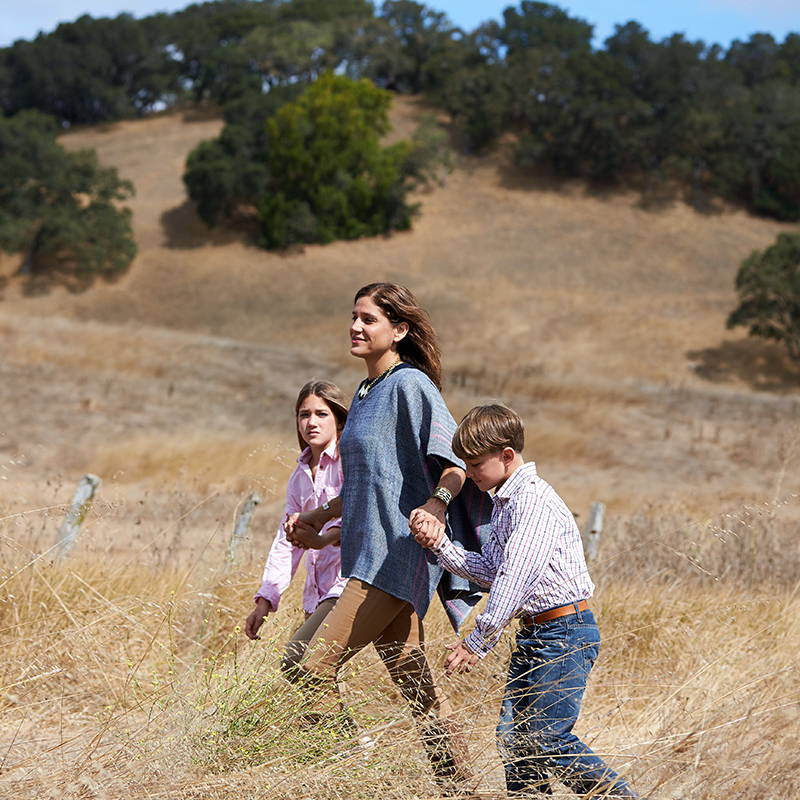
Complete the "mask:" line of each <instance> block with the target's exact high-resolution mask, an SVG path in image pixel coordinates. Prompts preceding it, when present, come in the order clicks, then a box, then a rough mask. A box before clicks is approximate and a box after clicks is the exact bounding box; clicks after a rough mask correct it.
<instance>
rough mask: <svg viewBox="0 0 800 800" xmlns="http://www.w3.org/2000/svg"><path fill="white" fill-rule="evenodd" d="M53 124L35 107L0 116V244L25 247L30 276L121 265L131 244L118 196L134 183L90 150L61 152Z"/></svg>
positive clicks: (112, 269) (105, 271)
mask: <svg viewBox="0 0 800 800" xmlns="http://www.w3.org/2000/svg"><path fill="white" fill-rule="evenodd" d="M56 130H57V129H56V126H55V124H54V122H53V121H52V120H51V119H48V118H47V117H44V116H42V115H41V114H39V113H38V112H33V111H23V112H21V113H19V114H17V115H16V116H14V117H10V118H0V248H2V249H3V250H5V251H6V252H9V253H24V262H23V267H22V271H23V272H25V273H28V274H31V273H37V272H38V273H42V272H46V271H64V270H66V271H68V272H71V273H79V274H82V275H85V276H88V275H91V274H101V275H106V276H108V275H111V274H113V273H116V272H119V271H121V270H124V269H125V268H126V267H127V266H128V265H129V264H130V262H131V260H132V259H133V257H134V255H135V254H136V244H135V242H134V239H133V232H132V230H131V224H130V211H129V210H128V209H120V208H118V207H117V202H118V201H121V200H125V199H126V198H127V197H129V196H130V195H131V194H132V193H133V185H132V184H131V183H130V182H129V181H125V180H121V179H120V178H119V177H118V175H117V171H116V170H115V169H113V168H110V167H102V166H100V164H99V163H98V161H97V156H96V154H95V153H94V151H91V150H82V151H80V152H75V153H69V152H67V151H66V150H64V148H63V147H61V145H59V144H58V142H56V139H55V134H56Z"/></svg>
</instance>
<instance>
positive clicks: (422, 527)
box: [408, 497, 446, 547]
mask: <svg viewBox="0 0 800 800" xmlns="http://www.w3.org/2000/svg"><path fill="white" fill-rule="evenodd" d="M445 510H446V506H445V504H444V503H443V502H442V501H441V500H439V499H438V498H436V497H431V498H429V499H428V501H427V502H426V503H425V504H424V505H422V506H420V507H419V508H415V509H414V510H413V511H412V512H411V515H410V516H409V518H408V527H409V528H410V529H411V533H412V534H413V536H414V538H415V539H416V540H417V543H418V544H420V545H422V547H438V546H439V544H440V543H441V541H442V539H443V538H444V514H445Z"/></svg>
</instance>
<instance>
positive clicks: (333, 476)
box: [254, 442, 347, 614]
mask: <svg viewBox="0 0 800 800" xmlns="http://www.w3.org/2000/svg"><path fill="white" fill-rule="evenodd" d="M310 459H311V448H310V447H307V448H306V449H305V450H303V452H302V453H301V454H300V456H299V458H298V459H297V462H298V463H297V468H296V469H295V471H294V472H293V473H292V475H291V477H290V478H289V483H288V484H287V485H286V514H294V513H296V512H299V511H311V510H312V509H314V508H317V507H318V506H320V505H322V504H323V503H324V502H325V501H326V500H333V498H334V497H337V496H338V494H339V489H340V488H341V486H342V465H341V462H340V461H339V452H338V450H337V448H336V443H335V442H334V443H333V444H332V445H331V446H330V447H329V448H328V449H327V450H325V452H323V454H322V456H321V457H320V460H319V465H318V467H317V474H316V478H313V477H312V476H311V467H309V460H310ZM341 524H342V523H341V520H339V519H334V520H331V521H330V522H328V523H326V524H325V526H324V527H323V529H322V530H323V532H324V531H326V530H328V528H333V527H339V526H341ZM339 553H340V548H339V546H338V545H332V544H329V545H328V546H327V547H323V548H322V549H321V550H303V549H302V548H300V547H295V546H294V545H292V544H291V543H290V542H288V541H287V540H286V534H285V533H284V531H283V523H281V525H280V526H279V528H278V532H277V534H276V535H275V539H274V541H273V542H272V547H271V548H270V551H269V556H268V557H267V563H266V565H265V566H264V575H263V578H262V581H263V582H262V584H261V588H260V589H259V590H258V592H256V595H255V598H254V599H257V598H259V597H263V598H264V599H265V600H266V601H267V602H268V603H269V604H270V606H271V608H272V610H273V611H277V610H278V603H279V602H280V597H281V595H282V594H283V592H284V591H285V590H286V587H287V586H288V585H289V582H290V581H291V579H292V577H293V576H294V574H295V572H297V567H298V566H299V565H300V560H301V559H302V558H303V554H305V556H306V583H305V586H304V587H303V609H304V610H305V611H306V612H307V613H309V614H310V613H312V612H313V611H314V610H315V609H316V608H317V606H318V605H319V604H320V603H321V602H322V601H323V600H326V599H327V598H329V597H338V596H339V595H340V594H341V593H342V590H343V589H344V585H345V583H346V582H347V581H346V579H345V578H343V577H342V573H341V567H340V564H341V559H340V556H339Z"/></svg>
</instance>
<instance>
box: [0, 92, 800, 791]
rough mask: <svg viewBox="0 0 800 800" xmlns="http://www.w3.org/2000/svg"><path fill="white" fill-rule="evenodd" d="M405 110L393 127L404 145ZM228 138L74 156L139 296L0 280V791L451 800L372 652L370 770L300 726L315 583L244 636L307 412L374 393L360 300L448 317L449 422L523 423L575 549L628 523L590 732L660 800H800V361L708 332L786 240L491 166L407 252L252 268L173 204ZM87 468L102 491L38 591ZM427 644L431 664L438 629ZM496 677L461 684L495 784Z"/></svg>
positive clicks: (604, 608)
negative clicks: (246, 524)
mask: <svg viewBox="0 0 800 800" xmlns="http://www.w3.org/2000/svg"><path fill="white" fill-rule="evenodd" d="M419 111H420V108H419V105H418V103H417V102H416V101H414V100H410V99H401V100H398V105H397V107H396V109H395V112H394V114H395V120H396V123H397V135H401V134H402V135H407V134H408V133H409V132H410V131H411V130H412V128H413V124H414V121H415V119H416V118H417V116H418V114H419ZM219 127H220V121H219V120H218V119H215V118H213V117H202V116H195V117H191V118H190V117H183V116H181V115H178V114H172V115H163V116H159V117H154V118H152V119H148V120H141V121H134V122H125V123H120V124H118V125H113V126H108V127H105V128H102V129H86V130H80V131H74V132H71V133H69V134H68V135H66V136H65V137H64V139H63V141H64V142H65V144H66V146H68V147H85V146H91V147H96V148H97V150H98V152H99V154H100V158H101V160H103V161H104V162H105V163H109V164H113V165H115V166H117V167H118V168H119V170H120V172H121V174H122V175H123V176H125V177H130V178H132V179H133V180H134V181H135V183H136V187H137V195H136V197H135V199H134V200H133V201H132V207H133V210H134V225H135V230H136V236H137V241H138V243H139V248H140V250H139V256H138V257H137V259H136V261H135V263H134V265H133V266H132V268H131V270H130V271H129V273H128V274H126V275H125V276H123V277H122V278H120V279H119V280H117V281H115V282H113V283H110V284H99V285H96V286H94V287H92V288H91V289H90V290H88V291H86V292H83V293H71V292H69V291H68V290H67V289H66V288H64V287H59V286H52V287H50V288H49V289H47V288H46V287H45V288H44V289H43V287H41V286H39V287H27V289H28V290H30V289H32V288H37V289H38V290H39V291H41V293H40V294H37V295H35V296H30V295H29V294H26V285H25V283H24V282H21V281H20V280H19V279H18V278H15V277H14V276H13V272H14V270H15V268H16V267H17V266H18V260H17V259H14V258H11V257H8V256H4V255H0V295H1V296H2V302H0V338H1V339H2V343H3V358H2V359H0V420H2V422H0V563H2V570H1V571H0V574H1V575H2V577H0V643H1V644H2V647H3V656H2V657H0V689H2V691H1V692H0V754H1V755H0V764H1V765H2V766H0V796H3V797H6V796H7V797H15V798H27V797H54V798H67V799H68V800H72V798H74V799H75V800H78V798H80V799H81V800H84V798H87V799H88V798H98V800H100V798H117V797H119V798H122V797H125V798H126V800H133V799H134V798H142V799H144V798H165V799H166V798H169V799H170V800H183V799H184V798H187V799H188V798H202V800H217V799H219V800H221V799H222V798H226V799H227V798H234V797H236V798H238V797H241V796H246V797H252V798H258V797H273V798H274V797H281V798H282V797H287V798H288V797H291V798H293V799H297V800H303V799H304V798H316V800H335V799H337V798H365V800H366V798H374V797H385V798H387V800H388V799H389V798H397V800H400V798H403V799H404V800H412V799H413V798H424V797H432V796H435V787H434V785H433V783H432V781H431V778H430V775H429V773H428V771H427V767H426V765H425V761H424V758H423V757H422V754H421V751H420V747H419V744H418V741H417V738H416V736H415V734H414V731H413V726H412V724H411V721H410V718H409V716H408V714H407V713H406V711H405V709H404V708H403V706H402V704H401V703H400V701H399V699H398V698H397V696H396V694H395V691H394V689H393V688H392V687H391V686H390V685H389V683H388V680H387V679H386V677H385V675H384V673H383V670H382V667H381V666H380V665H379V664H377V663H376V658H375V656H374V654H373V653H372V652H371V651H368V652H365V653H364V654H363V655H362V656H360V657H359V658H358V659H357V660H356V662H355V664H354V666H353V669H352V670H350V673H349V675H348V677H347V678H346V680H345V690H346V693H347V695H348V698H349V700H350V701H351V702H352V703H353V705H354V706H355V707H356V713H357V716H358V718H359V721H360V723H361V724H362V726H364V727H365V728H368V729H374V731H375V733H376V736H377V738H378V746H377V748H376V750H375V752H374V753H373V755H372V756H371V757H370V758H369V759H363V758H362V757H361V756H360V755H359V754H358V753H345V754H344V755H343V756H342V757H340V758H338V757H337V758H333V757H332V756H333V755H334V754H335V753H336V751H337V749H338V748H340V747H341V743H337V742H335V741H333V740H332V737H331V735H330V731H328V732H326V731H324V730H323V731H317V732H315V731H309V730H301V729H300V727H299V721H300V715H301V707H300V706H299V704H298V702H297V698H296V697H295V696H294V694H293V692H292V690H290V688H289V687H287V686H285V685H284V683H283V682H282V680H281V679H280V678H279V677H278V675H277V673H276V669H275V662H276V658H277V654H278V653H279V651H280V646H281V643H282V642H283V641H284V640H285V639H286V637H287V636H288V634H289V633H290V631H291V630H292V629H293V627H294V626H295V625H296V624H297V623H298V621H299V611H298V607H299V603H298V597H299V589H298V587H297V586H295V587H294V588H293V589H292V590H290V596H289V597H288V598H287V602H286V603H285V605H284V608H283V610H282V611H281V613H280V614H279V615H277V616H276V617H275V618H274V620H270V622H269V623H268V624H269V633H268V638H266V639H265V640H263V641H262V642H260V643H258V644H251V643H249V642H247V641H245V640H244V639H243V637H242V636H241V634H240V633H238V632H237V631H236V626H237V625H238V624H240V623H241V621H242V620H243V618H244V615H245V613H246V612H247V609H248V607H249V604H250V598H251V596H252V592H253V589H254V587H255V586H256V585H257V583H258V576H259V572H260V567H261V563H262V560H263V556H264V553H265V552H266V549H267V547H268V545H269V541H270V539H271V535H272V532H273V531H274V530H275V525H276V524H277V521H278V518H279V515H280V509H281V504H282V492H283V485H284V482H285V479H286V476H287V474H288V472H289V470H290V469H291V467H292V465H293V459H294V457H295V455H296V450H295V442H294V437H293V435H292V408H293V403H294V397H295V394H296V391H297V389H298V388H299V386H300V385H301V384H302V383H304V382H305V381H306V380H308V379H309V378H310V377H312V376H317V377H324V378H331V379H334V380H336V381H338V382H339V383H340V384H341V385H342V387H343V388H344V389H345V391H349V390H351V389H352V388H353V387H354V386H355V384H356V382H357V380H358V379H359V378H360V377H361V374H360V371H359V369H358V365H356V364H353V363H352V359H350V358H349V356H347V355H346V352H347V351H346V339H345V332H346V327H347V322H348V319H349V312H348V309H349V306H350V302H351V299H352V294H353V292H354V290H355V289H356V288H358V287H359V286H360V285H362V284H364V283H366V282H369V281H372V280H376V279H389V280H398V281H401V282H404V283H407V284H408V285H410V286H411V287H412V288H413V289H414V290H415V292H416V293H417V294H418V296H419V297H420V299H421V300H422V302H423V304H424V305H425V306H426V307H427V308H428V309H429V311H430V312H431V315H432V318H433V322H434V325H435V327H436V328H437V330H438V331H439V332H440V334H441V337H442V343H443V349H444V356H445V358H444V366H445V382H446V386H445V390H446V391H445V393H446V398H447V400H448V403H449V404H450V406H451V408H452V410H453V412H454V415H455V416H457V417H458V416H460V415H461V414H463V413H464V412H465V411H466V410H467V409H468V408H469V407H470V406H472V405H473V404H474V403H476V402H479V401H482V400H486V399H499V400H503V401H505V402H508V403H510V404H512V405H514V406H515V407H517V408H518V409H519V410H520V411H521V412H522V414H523V416H524V417H525V419H526V422H527V427H528V436H527V439H528V443H527V449H526V455H527V456H528V457H530V458H534V459H535V460H536V461H537V462H538V463H539V467H540V470H541V472H542V474H543V475H544V477H545V478H547V479H548V480H550V481H551V482H552V483H553V484H554V485H555V487H556V488H557V489H558V490H559V492H560V493H561V494H562V495H563V496H564V497H565V499H566V500H567V502H568V504H569V505H570V507H571V508H573V509H574V510H575V511H576V512H579V513H580V515H581V516H580V518H579V521H582V519H583V516H584V515H585V513H586V510H587V509H588V507H589V503H590V502H592V501H594V500H603V501H605V502H606V504H607V506H608V511H607V522H606V525H607V531H606V533H605V534H604V536H605V537H606V538H605V540H604V541H603V545H602V549H601V559H600V561H599V563H598V564H596V565H594V567H593V574H594V576H595V578H596V582H597V584H598V593H597V598H596V606H597V607H598V608H599V612H600V620H601V627H602V629H603V633H604V640H605V646H604V651H603V654H602V656H601V659H600V662H599V664H598V668H597V670H596V673H595V674H594V676H593V678H592V682H591V688H590V691H589V694H588V696H587V701H586V708H585V712H584V715H583V716H582V718H581V721H580V725H581V732H582V734H583V735H584V736H585V737H586V738H587V739H588V740H589V741H590V742H591V743H592V744H593V745H594V746H596V747H597V748H598V749H599V750H601V751H602V752H605V753H608V754H609V759H610V760H611V761H612V763H614V764H615V765H616V766H619V767H620V768H622V769H624V770H625V771H626V772H627V773H629V774H630V775H631V776H632V777H633V779H634V782H635V783H636V785H637V786H638V787H639V788H640V789H641V790H643V791H644V792H646V793H647V794H648V795H649V796H650V797H652V798H654V800H717V799H718V798H722V797H724V798H726V800H736V799H737V798H748V800H749V798H752V797H764V798H768V800H794V798H795V797H797V796H800V779H798V775H799V774H800V765H799V764H798V757H797V752H798V750H799V748H798V745H800V741H798V740H799V739H800V724H799V723H800V716H799V715H798V702H799V701H800V679H799V677H798V670H797V667H796V660H797V659H796V653H797V652H798V647H800V631H799V630H798V623H797V618H798V611H800V608H799V607H798V597H797V575H798V574H800V563H798V549H797V526H798V524H800V502H798V496H800V427H799V426H798V420H800V391H799V390H800V368H798V366H797V365H795V364H792V363H791V362H790V361H789V360H788V359H787V358H786V356H785V355H784V354H783V352H782V351H781V350H780V348H778V347H776V346H773V345H770V344H767V343H761V342H754V341H749V340H747V339H746V338H745V337H744V335H743V333H742V332H728V331H726V330H725V328H724V321H725V317H726V315H727V313H728V312H729V310H730V309H731V307H732V305H733V302H734V292H733V276H734V274H735V272H736V269H737V266H738V264H739V262H740V261H741V260H742V258H744V257H745V256H746V255H747V254H748V253H749V252H750V251H751V250H752V249H756V248H762V247H764V246H766V245H767V244H769V243H770V242H771V241H772V240H773V238H774V236H775V234H776V233H777V232H779V231H781V230H784V229H785V226H781V225H779V224H777V223H773V222H769V221H766V220H763V219H756V218H753V217H749V216H747V215H746V214H743V213H742V212H740V211H731V210H726V211H723V212H720V213H718V214H713V215H700V214H697V213H695V212H694V211H692V210H691V209H689V208H687V207H685V206H684V205H682V204H680V203H676V204H674V205H672V206H670V207H667V208H664V209H661V210H659V211H658V212H651V211H647V210H644V209H642V208H640V207H639V205H638V200H637V198H636V197H634V196H632V195H630V194H626V193H619V194H611V195H606V196H598V195H593V194H591V193H588V192H587V191H586V190H585V188H584V187H582V186H580V185H577V184H569V183H566V184H559V185H553V184H548V183H547V182H544V181H541V180H537V179H536V178H535V177H531V176H520V175H519V174H516V173H515V172H514V170H513V169H512V168H511V166H510V164H509V162H508V159H507V154H506V153H505V152H504V151H503V150H502V149H498V151H497V152H495V153H493V154H490V155H489V156H487V157H484V158H481V159H477V158H475V159H473V158H463V159H461V161H460V162H459V164H458V166H457V169H456V170H455V171H454V172H453V173H452V174H451V175H450V176H449V177H448V180H447V184H446V186H445V187H443V188H438V189H436V190H434V191H432V192H428V193H425V194H423V195H421V196H420V198H419V199H420V201H421V202H422V206H423V211H422V216H421V217H420V218H419V220H418V221H417V222H416V224H415V227H414V230H413V231H411V232H409V233H404V234H401V235H396V236H392V237H388V238H381V239H371V240H363V241H359V242H351V243H337V244H334V245H330V246H327V247H309V248H306V250H305V251H304V252H302V253H294V254H292V255H281V254H274V253H265V252H263V251H261V250H258V249H257V248H255V247H253V246H251V245H250V244H249V243H248V242H247V241H246V240H245V239H244V238H243V236H242V234H241V233H240V232H236V231H218V232H211V233H210V232H208V231H207V230H205V228H204V227H203V226H202V224H201V223H200V222H199V220H198V219H197V217H196V215H195V214H194V212H193V210H192V208H191V206H190V205H189V204H187V202H186V198H185V194H184V190H183V186H182V184H181V181H180V175H181V172H182V167H183V163H184V160H185V157H186V155H187V153H188V152H189V150H190V149H191V148H193V147H194V146H195V145H196V144H197V142H199V141H200V140H202V139H204V138H208V137H210V136H213V135H214V134H215V133H216V132H217V131H218V130H219ZM85 471H93V472H96V473H98V474H99V475H100V476H101V477H102V478H103V481H104V482H103V485H102V487H101V490H100V492H99V494H98V497H97V499H96V500H95V504H94V507H93V509H92V512H91V514H90V515H89V516H88V518H87V520H86V522H85V524H84V531H83V533H82V535H81V539H80V540H79V543H78V545H77V546H76V548H75V550H74V552H73V556H72V559H71V560H68V561H67V562H65V563H63V564H51V563H49V559H50V557H51V551H50V550H49V548H50V547H51V545H52V543H53V537H54V535H55V531H56V529H57V527H58V524H59V522H60V520H61V518H62V516H63V513H64V509H65V507H66V504H67V503H68V501H69V499H70V497H71V494H72V492H73V490H74V485H75V483H76V481H77V479H78V477H79V476H80V474H81V473H82V472H85ZM254 490H255V491H258V492H259V493H260V494H261V496H262V498H263V503H262V505H261V507H260V508H259V509H258V512H257V514H256V517H255V522H254V526H253V529H252V533H251V536H250V539H249V541H248V542H247V544H246V546H245V547H244V548H243V551H242V562H241V565H240V566H239V568H238V569H235V570H231V571H228V572H225V571H223V569H222V567H221V565H222V563H223V561H224V556H225V551H226V547H227V539H228V536H229V534H230V531H231V528H232V525H233V518H234V514H235V511H236V508H237V506H238V504H239V503H240V502H241V500H242V497H243V496H244V495H245V494H246V493H247V492H250V491H254ZM428 633H429V638H430V648H431V650H430V651H431V654H432V658H433V661H434V662H435V663H436V664H437V665H440V664H441V661H442V658H443V652H444V651H443V647H442V646H443V644H444V643H445V642H447V641H449V639H450V636H451V634H449V632H448V630H447V626H446V623H445V621H444V618H443V616H442V614H441V613H440V612H439V611H438V610H433V611H432V612H431V615H430V616H429V618H428ZM505 656H507V647H506V650H505V651H504V652H498V653H497V654H495V655H493V656H492V657H490V658H489V659H487V660H486V661H485V662H484V663H482V664H481V666H480V668H479V669H478V670H477V674H474V675H472V676H468V677H463V678H458V679H453V680H451V681H448V682H447V687H448V691H449V693H450V694H451V695H452V697H453V699H454V700H455V703H456V706H457V708H458V709H459V714H460V715H462V716H463V718H464V719H465V720H466V721H467V722H468V728H469V730H470V735H471V737H472V739H473V750H474V752H475V754H476V768H477V769H478V770H479V771H480V772H481V773H482V775H483V784H484V786H485V787H487V788H493V789H497V788H498V787H499V786H500V784H501V774H500V771H499V763H498V761H497V758H496V755H495V753H494V747H493V728H494V725H495V717H496V714H497V706H498V703H499V697H500V692H501V690H502V674H503V671H504V657H505ZM367 687H369V691H366V688H367ZM365 692H366V693H365ZM387 697H388V698H389V701H387Z"/></svg>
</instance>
